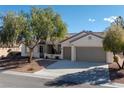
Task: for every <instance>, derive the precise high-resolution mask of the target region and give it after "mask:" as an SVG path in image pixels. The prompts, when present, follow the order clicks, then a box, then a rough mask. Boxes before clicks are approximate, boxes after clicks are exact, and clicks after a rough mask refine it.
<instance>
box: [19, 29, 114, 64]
mask: <svg viewBox="0 0 124 93" xmlns="http://www.w3.org/2000/svg"><path fill="white" fill-rule="evenodd" d="M69 36H70V37H68V38H67V39H65V40H63V41H61V42H60V43H59V44H58V50H59V51H60V52H59V53H57V54H56V53H53V51H52V50H53V49H52V48H53V47H52V44H47V47H45V46H44V44H42V43H41V44H39V45H38V46H36V47H35V49H34V52H33V57H37V58H39V57H41V58H58V57H59V58H61V59H66V60H71V61H86V62H107V63H111V62H112V61H113V54H112V53H111V52H106V51H104V49H103V44H102V41H103V38H104V36H105V32H91V31H82V32H80V33H77V34H74V35H69ZM45 50H46V51H47V52H46V53H45V52H44V51H45ZM28 52H29V51H28V49H27V47H25V46H24V45H22V52H21V55H22V56H28Z"/></svg>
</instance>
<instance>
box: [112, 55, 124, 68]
mask: <svg viewBox="0 0 124 93" xmlns="http://www.w3.org/2000/svg"><path fill="white" fill-rule="evenodd" d="M113 55H114V58H115V57H116V56H115V53H113ZM115 62H116V63H117V65H118V67H119V69H122V67H121V66H120V64H119V63H118V60H117V61H115Z"/></svg>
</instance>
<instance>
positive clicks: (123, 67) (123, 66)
mask: <svg viewBox="0 0 124 93" xmlns="http://www.w3.org/2000/svg"><path fill="white" fill-rule="evenodd" d="M122 69H124V61H123V64H122Z"/></svg>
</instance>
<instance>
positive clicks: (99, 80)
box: [45, 68, 109, 87]
mask: <svg viewBox="0 0 124 93" xmlns="http://www.w3.org/2000/svg"><path fill="white" fill-rule="evenodd" d="M107 82H109V72H108V69H106V68H94V69H89V70H87V71H82V72H77V73H72V74H66V75H63V76H60V77H58V78H56V79H55V80H53V81H49V82H47V83H45V85H46V86H49V87H50V86H56V87H61V86H73V85H78V84H90V85H99V84H104V83H107Z"/></svg>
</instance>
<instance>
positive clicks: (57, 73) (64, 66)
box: [35, 60, 109, 84]
mask: <svg viewBox="0 0 124 93" xmlns="http://www.w3.org/2000/svg"><path fill="white" fill-rule="evenodd" d="M35 74H37V75H41V76H46V77H49V78H51V79H54V80H55V81H56V79H57V80H60V81H61V80H62V81H67V82H72V81H73V82H74V83H90V84H96V83H103V82H104V83H106V82H108V81H109V71H108V65H107V64H106V63H100V62H99V63H98V62H90V63H89V62H72V61H66V60H60V61H58V62H56V63H54V64H52V65H50V66H48V67H47V68H46V69H44V70H41V71H38V72H35Z"/></svg>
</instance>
